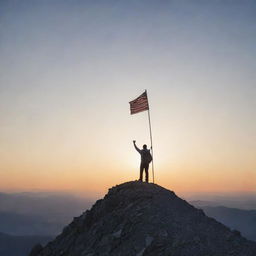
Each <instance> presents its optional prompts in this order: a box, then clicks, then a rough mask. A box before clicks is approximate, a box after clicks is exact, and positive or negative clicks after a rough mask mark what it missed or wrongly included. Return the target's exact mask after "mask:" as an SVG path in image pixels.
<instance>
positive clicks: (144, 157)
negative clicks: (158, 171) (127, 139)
mask: <svg viewBox="0 0 256 256" xmlns="http://www.w3.org/2000/svg"><path fill="white" fill-rule="evenodd" d="M133 145H134V147H135V149H136V150H137V151H138V152H139V153H140V157H141V161H140V178H139V181H142V179H143V171H144V170H145V174H146V178H145V180H146V182H148V168H149V164H150V162H151V161H152V156H151V154H150V150H149V149H147V145H146V144H144V145H143V149H139V148H138V147H137V146H136V140H134V141H133Z"/></svg>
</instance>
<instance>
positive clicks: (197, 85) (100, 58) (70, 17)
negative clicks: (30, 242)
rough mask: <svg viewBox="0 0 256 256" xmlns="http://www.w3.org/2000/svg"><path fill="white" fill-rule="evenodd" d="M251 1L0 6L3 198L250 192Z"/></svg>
mask: <svg viewBox="0 0 256 256" xmlns="http://www.w3.org/2000/svg"><path fill="white" fill-rule="evenodd" d="M255 13H256V2H255V1H247V0H241V1H236V0H232V1H231V0H222V1H221V0H215V1H202V0H187V1H183V0H181V1H178V0H176V1H168V0H160V1H156V0H155V1H151V0H144V1H138V0H132V1H125V0H116V1H112V0H110V1H105V0H104V1H103V0H102V1H92V0H91V1H82V0H81V1H78V0H73V1H71V0H70V1H66V0H61V1H60V0H59V1H58V0H55V1H52V0H51V1H47V0H44V1H43V0H42V1H39V0H36V1H32V0H31V1H26V0H25V1H24V0H11V1H1V2H0V115H1V118H0V177H1V179H0V190H2V191H3V190H18V191H19V190H20V191H23V190H68V191H84V192H86V193H92V194H93V193H94V194H95V193H102V192H105V191H106V189H107V188H109V187H111V186H113V185H115V184H119V183H122V182H124V181H128V180H134V179H137V178H138V174H139V173H138V166H139V155H138V153H137V152H136V151H135V150H134V149H133V145H132V140H133V139H136V140H137V143H138V146H142V144H144V143H147V144H149V129H148V120H147V113H146V112H143V113H140V114H137V115H132V116H131V115H130V114H129V104H128V102H129V101H130V100H133V99H134V98H136V97H137V96H139V95H140V94H141V93H142V92H143V91H144V89H147V90H148V94H149V101H150V106H151V119H152V129H153V140H154V153H155V175H156V182H157V183H158V184H160V185H162V186H165V187H167V188H169V189H172V190H174V191H175V192H177V193H186V192H187V193H188V192H228V193H230V192H253V191H256V157H255V156H256V121H255V117H256V83H255V81H256V72H255V70H256V15H255Z"/></svg>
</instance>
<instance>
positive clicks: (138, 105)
mask: <svg viewBox="0 0 256 256" xmlns="http://www.w3.org/2000/svg"><path fill="white" fill-rule="evenodd" d="M129 103H130V110H131V115H132V114H136V113H139V112H142V111H145V110H148V109H149V106H148V96H147V91H145V92H143V93H142V94H141V95H140V96H139V97H138V98H136V99H135V100H133V101H130V102H129Z"/></svg>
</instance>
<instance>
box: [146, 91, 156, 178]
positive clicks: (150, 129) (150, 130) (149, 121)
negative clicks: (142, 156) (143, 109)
mask: <svg viewBox="0 0 256 256" xmlns="http://www.w3.org/2000/svg"><path fill="white" fill-rule="evenodd" d="M146 92H147V90H146ZM148 101H149V100H148ZM148 105H149V103H148ZM148 123H149V133H150V142H151V151H152V177H153V183H155V174H154V154H153V139H152V128H151V120H150V110H149V106H148Z"/></svg>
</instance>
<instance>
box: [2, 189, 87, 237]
mask: <svg viewBox="0 0 256 256" xmlns="http://www.w3.org/2000/svg"><path fill="white" fill-rule="evenodd" d="M90 206H91V202H90V200H87V199H85V198H80V197H75V196H71V195H65V194H59V195H56V194H49V193H20V194H19V193H17V194H7V193H0V232H3V233H8V234H12V235H22V236H23V235H47V236H48V235H57V234H58V233H60V232H61V230H62V228H63V227H64V226H65V225H67V224H68V223H69V222H70V221H71V220H72V218H73V217H74V216H77V215H79V214H81V213H82V212H83V211H84V210H85V209H88V208H89V207H90Z"/></svg>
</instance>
